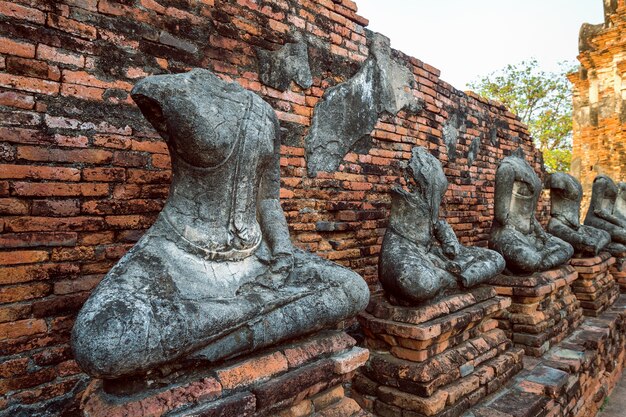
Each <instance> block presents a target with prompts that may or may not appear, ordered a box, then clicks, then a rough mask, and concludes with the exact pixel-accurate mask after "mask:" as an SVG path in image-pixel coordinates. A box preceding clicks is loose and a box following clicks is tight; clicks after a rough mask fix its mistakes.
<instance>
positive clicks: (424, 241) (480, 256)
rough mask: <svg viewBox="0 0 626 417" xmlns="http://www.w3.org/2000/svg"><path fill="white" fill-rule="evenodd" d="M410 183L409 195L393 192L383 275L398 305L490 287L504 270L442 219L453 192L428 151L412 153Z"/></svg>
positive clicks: (493, 254)
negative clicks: (445, 199)
mask: <svg viewBox="0 0 626 417" xmlns="http://www.w3.org/2000/svg"><path fill="white" fill-rule="evenodd" d="M408 173H409V174H410V175H409V176H410V178H408V179H407V184H409V188H410V191H406V190H404V189H403V188H401V187H399V186H396V187H395V188H393V189H392V194H391V197H392V202H391V215H390V218H389V227H388V228H387V231H386V232H385V237H384V239H383V244H382V249H381V254H380V259H379V264H378V273H379V279H380V282H381V284H382V285H383V287H384V288H385V290H386V291H387V292H388V293H389V294H391V295H392V296H393V297H394V298H395V299H396V301H399V302H404V303H409V304H416V303H423V302H425V301H428V300H431V299H433V298H435V297H437V296H439V295H443V294H445V293H449V292H450V291H456V290H458V289H459V288H468V287H473V286H475V285H478V284H480V283H483V282H486V281H487V280H489V279H491V278H492V277H494V276H495V275H497V274H499V273H500V272H502V270H503V269H504V259H503V258H502V256H500V255H499V254H498V253H496V252H494V251H492V250H489V249H485V248H478V247H465V246H462V245H461V244H460V243H459V241H458V240H457V238H456V235H455V234H454V231H453V230H452V227H450V225H449V224H448V223H447V222H446V221H445V220H443V219H440V218H439V206H440V205H441V200H442V198H443V195H444V194H445V192H446V190H447V188H448V181H447V179H446V176H445V174H444V172H443V169H442V167H441V163H440V162H439V161H438V160H437V159H436V158H435V157H434V156H432V155H431V154H429V153H428V151H426V150H425V149H424V148H421V147H415V148H413V152H412V157H411V160H410V161H409V166H408Z"/></svg>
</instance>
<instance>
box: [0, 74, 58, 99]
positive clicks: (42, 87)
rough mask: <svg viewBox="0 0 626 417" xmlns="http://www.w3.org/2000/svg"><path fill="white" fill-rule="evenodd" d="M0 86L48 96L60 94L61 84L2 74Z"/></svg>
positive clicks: (0, 75)
mask: <svg viewBox="0 0 626 417" xmlns="http://www.w3.org/2000/svg"><path fill="white" fill-rule="evenodd" d="M0 86H2V87H6V88H15V89H18V90H22V91H30V92H31V93H39V94H47V95H56V94H58V93H59V83H57V82H54V81H48V80H40V79H38V78H30V77H22V76H19V75H13V74H4V73H0Z"/></svg>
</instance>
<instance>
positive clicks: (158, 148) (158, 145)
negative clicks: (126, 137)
mask: <svg viewBox="0 0 626 417" xmlns="http://www.w3.org/2000/svg"><path fill="white" fill-rule="evenodd" d="M131 148H132V150H134V151H143V152H150V153H162V154H169V151H168V149H167V144H166V143H165V142H150V141H138V140H133V141H132V146H131Z"/></svg>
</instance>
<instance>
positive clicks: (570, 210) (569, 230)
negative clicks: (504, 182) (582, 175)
mask: <svg viewBox="0 0 626 417" xmlns="http://www.w3.org/2000/svg"><path fill="white" fill-rule="evenodd" d="M548 183H549V186H550V221H549V222H548V227H547V229H548V232H550V233H551V234H553V235H554V236H556V237H558V238H561V239H563V240H564V241H566V242H568V243H569V244H570V245H572V246H573V247H574V254H575V255H576V256H596V255H597V254H598V253H600V251H601V250H602V249H604V247H605V246H606V245H608V244H609V242H611V235H610V234H609V233H608V232H606V231H604V230H600V229H596V228H595V227H591V226H585V225H582V224H580V202H581V200H582V198H583V187H582V186H581V185H580V182H579V181H578V180H577V179H576V178H574V177H573V176H571V175H570V174H565V173H563V172H557V173H554V174H552V175H550V178H549V180H548ZM625 220H626V219H625Z"/></svg>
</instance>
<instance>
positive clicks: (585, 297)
mask: <svg viewBox="0 0 626 417" xmlns="http://www.w3.org/2000/svg"><path fill="white" fill-rule="evenodd" d="M613 264H615V258H613V257H611V255H610V254H609V253H607V252H602V253H600V254H599V255H598V256H596V257H594V258H572V259H571V260H570V265H572V266H573V267H574V269H575V270H576V272H578V279H577V280H576V281H574V282H572V292H573V293H574V295H575V296H576V298H577V299H578V301H580V306H581V307H582V309H583V314H584V315H585V316H590V317H598V316H599V315H600V314H602V313H603V312H604V311H605V310H606V309H607V308H609V307H610V306H612V305H613V303H614V302H615V300H617V297H618V296H619V293H620V290H619V287H618V285H617V284H616V283H615V279H614V278H613V275H611V272H610V271H609V268H610V267H611V266H612V265H613Z"/></svg>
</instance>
